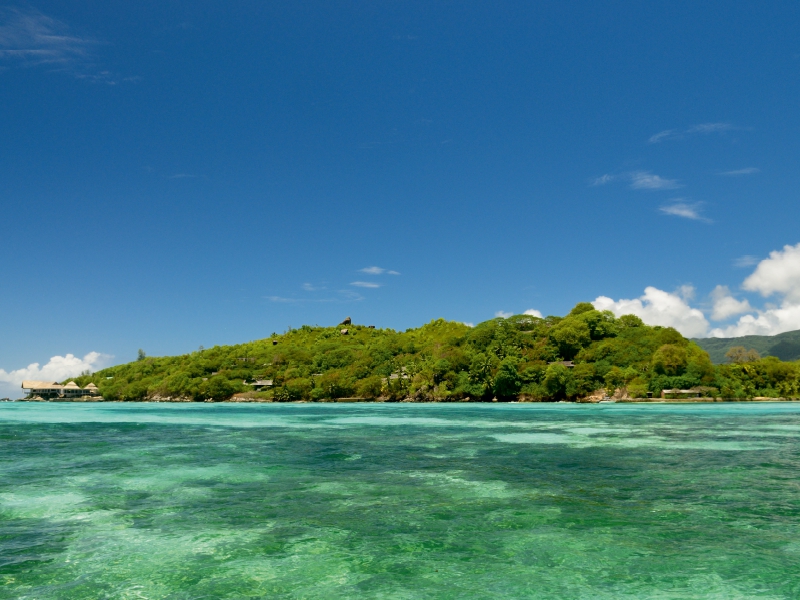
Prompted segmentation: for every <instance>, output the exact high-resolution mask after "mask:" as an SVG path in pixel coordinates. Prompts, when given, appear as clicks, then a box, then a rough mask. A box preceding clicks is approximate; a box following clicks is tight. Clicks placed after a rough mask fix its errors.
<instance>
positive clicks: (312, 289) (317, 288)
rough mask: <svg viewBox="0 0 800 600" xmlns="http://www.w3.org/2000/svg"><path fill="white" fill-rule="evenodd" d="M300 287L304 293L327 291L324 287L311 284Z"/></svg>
mask: <svg viewBox="0 0 800 600" xmlns="http://www.w3.org/2000/svg"><path fill="white" fill-rule="evenodd" d="M300 287H301V288H302V289H303V291H306V292H319V291H321V290H326V289H328V288H326V287H325V286H324V285H314V284H313V283H304V284H303V285H301V286H300Z"/></svg>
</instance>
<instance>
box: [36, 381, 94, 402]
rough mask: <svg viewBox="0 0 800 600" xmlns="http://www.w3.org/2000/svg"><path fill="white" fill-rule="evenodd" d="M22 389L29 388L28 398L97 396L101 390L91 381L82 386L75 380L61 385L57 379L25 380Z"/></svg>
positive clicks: (49, 398) (59, 398)
mask: <svg viewBox="0 0 800 600" xmlns="http://www.w3.org/2000/svg"><path fill="white" fill-rule="evenodd" d="M22 389H23V390H28V398H37V397H38V398H41V399H42V400H72V399H75V398H83V397H84V396H90V397H97V396H99V395H100V392H99V391H98V389H97V386H96V385H95V384H93V383H90V384H89V385H87V386H86V387H85V388H81V387H80V386H79V385H78V384H77V383H75V382H74V381H70V382H68V383H67V384H66V385H61V384H59V383H57V382H55V381H23V382H22Z"/></svg>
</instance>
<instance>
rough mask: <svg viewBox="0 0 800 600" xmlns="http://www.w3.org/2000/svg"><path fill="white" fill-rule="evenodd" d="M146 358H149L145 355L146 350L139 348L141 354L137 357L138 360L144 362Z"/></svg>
mask: <svg viewBox="0 0 800 600" xmlns="http://www.w3.org/2000/svg"><path fill="white" fill-rule="evenodd" d="M145 358H147V354H145V353H144V350H142V349H141V348H139V353H138V355H137V356H136V360H144V359H145Z"/></svg>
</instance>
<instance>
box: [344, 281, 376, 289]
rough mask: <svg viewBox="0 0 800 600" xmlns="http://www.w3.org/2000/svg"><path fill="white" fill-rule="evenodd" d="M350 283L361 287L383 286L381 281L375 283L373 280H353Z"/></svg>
mask: <svg viewBox="0 0 800 600" xmlns="http://www.w3.org/2000/svg"><path fill="white" fill-rule="evenodd" d="M350 285H353V286H355V287H360V288H379V287H381V284H380V283H375V282H373V281H352V282H351V283H350Z"/></svg>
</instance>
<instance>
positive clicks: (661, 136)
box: [647, 129, 679, 144]
mask: <svg viewBox="0 0 800 600" xmlns="http://www.w3.org/2000/svg"><path fill="white" fill-rule="evenodd" d="M676 135H679V134H678V132H677V131H675V130H674V129H665V130H664V131H660V132H658V133H657V134H655V135H651V136H650V139H649V140H647V141H648V142H649V143H651V144H657V143H658V142H660V141H662V140H669V139H674V138H675V136H676Z"/></svg>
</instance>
